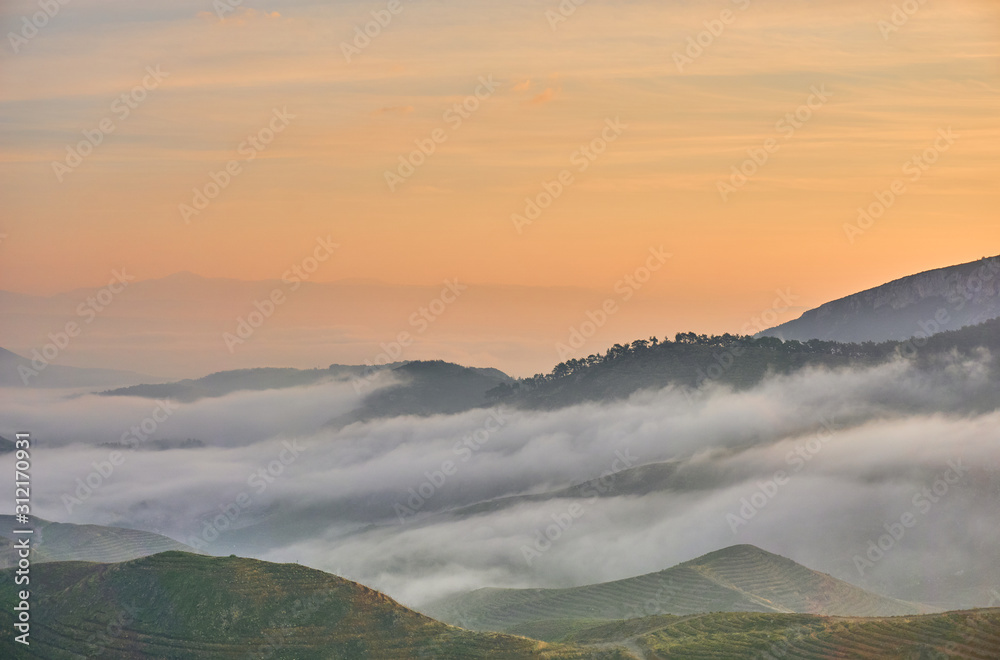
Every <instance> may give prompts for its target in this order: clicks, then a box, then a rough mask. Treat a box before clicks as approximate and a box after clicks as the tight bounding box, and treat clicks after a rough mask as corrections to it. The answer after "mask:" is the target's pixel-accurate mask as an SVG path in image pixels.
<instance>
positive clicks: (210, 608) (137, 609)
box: [0, 552, 630, 660]
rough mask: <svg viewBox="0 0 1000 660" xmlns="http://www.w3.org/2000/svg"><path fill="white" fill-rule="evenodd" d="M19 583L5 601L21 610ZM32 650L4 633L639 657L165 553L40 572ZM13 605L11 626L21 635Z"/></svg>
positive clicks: (239, 562)
mask: <svg viewBox="0 0 1000 660" xmlns="http://www.w3.org/2000/svg"><path fill="white" fill-rule="evenodd" d="M10 578H11V576H10V575H4V576H3V579H2V581H0V599H2V600H3V602H5V603H13V602H15V594H16V588H17V587H16V586H15V585H14V583H13V580H12V579H10ZM31 585H32V596H31V599H32V601H31V605H32V609H31V612H32V627H31V638H30V641H31V646H30V648H26V647H24V646H22V645H20V644H17V643H15V642H14V641H13V639H12V637H13V636H12V635H10V634H6V635H3V636H2V637H0V656H2V657H4V658H47V659H50V660H62V659H64V658H65V659H69V658H79V657H81V655H86V656H92V655H98V654H99V655H101V657H109V658H177V659H185V660H187V659H191V658H206V659H207V658H211V659H212V660H224V659H226V658H232V659H236V658H239V659H240V660H245V659H246V658H288V659H293V658H294V659H296V660H308V659H312V658H315V659H317V660H318V659H323V660H328V659H330V658H342V659H345V660H346V659H354V658H385V659H389V658H400V659H402V658H428V659H430V658H438V659H440V660H444V659H447V658H498V659H503V658H507V659H511V660H515V659H517V660H520V659H528V658H538V659H550V660H562V659H565V660H569V659H571V658H578V659H580V660H583V659H584V658H588V659H589V658H595V659H596V658H607V659H608V660H613V659H624V658H628V657H630V656H628V655H627V654H625V653H624V652H623V651H621V650H618V649H615V648H608V649H606V650H600V651H598V650H594V649H592V650H583V649H579V648H573V647H567V646H552V645H549V644H547V643H544V642H538V641H535V640H529V639H525V638H521V637H514V636H510V635H500V634H491V633H474V632H469V631H466V630H461V629H458V628H453V627H451V626H447V625H445V624H443V623H440V622H438V621H434V620H432V619H429V618H427V617H425V616H423V615H421V614H418V613H416V612H413V611H412V610H408V609H406V608H404V607H403V606H401V605H399V604H398V603H396V602H395V601H393V600H392V599H390V598H389V597H387V596H385V595H383V594H381V593H379V592H377V591H373V590H371V589H368V588H367V587H364V586H361V585H359V584H356V583H354V582H350V581H348V580H344V579H342V578H339V577H336V576H334V575H330V574H327V573H323V572H321V571H317V570H314V569H310V568H306V567H303V566H299V565H297V564H272V563H268V562H263V561H257V560H253V559H243V558H238V557H205V556H200V555H191V554H187V553H181V552H165V553H161V554H158V555H154V556H151V557H145V558H142V559H136V560H133V561H129V562H124V563H118V564H94V563H86V562H56V563H50V564H41V565H38V566H35V567H33V569H32V573H31ZM13 620H14V616H13V611H12V610H11V609H10V608H7V607H5V608H3V610H2V611H0V626H2V627H3V628H4V629H5V630H11V629H12V624H13Z"/></svg>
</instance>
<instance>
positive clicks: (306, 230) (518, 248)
mask: <svg viewBox="0 0 1000 660" xmlns="http://www.w3.org/2000/svg"><path fill="white" fill-rule="evenodd" d="M400 6H401V7H402V11H401V12H399V13H398V14H396V15H395V16H393V17H392V19H391V22H390V23H389V25H387V26H386V27H385V28H382V29H381V32H380V34H378V36H376V37H375V38H373V39H372V41H371V43H370V44H369V45H368V46H366V47H365V48H363V49H359V50H360V53H355V54H353V55H352V61H351V62H347V61H346V58H345V55H344V52H343V48H342V45H341V44H342V43H343V42H345V41H350V40H351V39H352V38H353V35H354V28H355V26H359V25H363V24H364V23H365V22H366V21H370V20H372V17H371V12H372V11H376V12H378V11H381V10H383V9H384V8H385V7H386V3H385V2H379V1H372V2H357V1H353V0H352V1H350V2H340V3H336V4H323V3H315V2H292V1H285V2H245V3H244V4H243V7H244V8H240V9H237V10H235V11H234V12H233V13H231V14H228V15H227V16H226V19H225V20H220V19H219V18H218V17H217V16H216V15H215V14H214V13H212V11H213V10H212V3H210V2H207V1H202V2H189V1H187V0H184V1H179V2H171V3H165V2H150V3H146V2H144V3H125V2H116V1H110V0H108V1H99V0H89V1H88V0H76V1H75V2H73V3H71V4H69V5H67V6H65V7H62V8H61V9H60V11H59V13H58V14H57V15H56V16H54V17H52V18H51V19H50V20H49V24H48V25H46V26H45V27H44V28H42V29H40V30H39V31H38V34H37V35H36V36H33V37H31V38H30V39H27V40H25V42H22V43H20V45H19V47H18V51H19V52H17V53H16V54H15V53H14V52H13V49H14V45H13V44H12V43H11V42H10V38H9V37H8V38H7V39H5V44H4V48H5V50H4V52H3V54H2V55H0V58H2V60H0V109H2V110H0V112H2V116H3V122H2V123H0V140H2V145H3V149H2V154H0V198H2V200H3V208H4V213H3V217H2V219H0V233H2V234H4V235H5V236H4V238H3V241H2V243H0V288H2V289H4V290H8V291H16V292H24V293H35V294H51V293H55V292H58V291H65V290H69V289H72V288H75V287H78V286H91V285H101V284H103V283H104V282H105V281H106V280H107V278H108V274H109V273H110V272H111V270H112V269H114V268H121V267H127V268H128V269H129V270H130V272H132V273H135V275H136V276H137V277H138V278H139V279H152V278H159V277H163V276H166V275H168V274H170V273H174V272H177V271H183V270H187V271H192V272H195V273H198V274H201V275H204V276H209V277H231V278H239V279H269V278H277V277H280V275H281V273H282V272H283V271H285V269H287V268H288V267H289V266H290V265H291V264H295V263H299V262H300V261H301V260H302V259H303V258H304V257H305V256H307V255H308V254H309V250H310V249H311V248H310V246H312V245H313V242H314V240H315V239H316V237H318V236H324V237H325V236H331V237H332V238H333V240H334V241H336V242H338V243H339V244H340V245H341V248H340V250H339V251H338V253H337V255H336V257H335V258H334V259H333V260H332V261H331V262H330V263H329V264H326V265H324V266H323V268H322V269H321V270H320V271H318V272H317V274H316V276H315V279H317V280H321V281H336V280H342V279H350V278H365V279H377V280H380V281H383V282H387V283H390V284H428V285H429V284H435V283H438V282H440V281H441V280H443V279H445V278H456V277H457V278H460V279H462V280H463V281H467V282H473V283H491V284H501V285H511V284H516V285H532V286H558V285H572V286H579V287H584V288H588V289H592V290H595V291H608V292H609V293H610V292H611V291H612V290H613V287H614V286H615V283H616V281H618V280H619V278H621V277H622V276H623V275H625V274H626V273H630V272H632V271H634V270H635V269H636V268H637V267H638V266H640V265H641V264H642V263H643V261H644V259H645V258H646V255H647V251H648V250H649V249H650V248H651V247H658V246H664V247H665V249H667V250H668V251H669V252H671V253H672V254H673V257H672V259H671V261H670V264H669V269H668V270H666V271H664V272H663V273H662V274H658V275H657V276H656V277H654V278H652V280H651V281H650V282H649V284H648V286H647V287H645V288H644V290H643V292H642V296H643V297H645V298H646V299H647V300H656V301H662V306H659V307H658V306H656V305H650V307H649V308H650V309H652V310H657V309H661V310H662V315H663V316H668V317H670V318H671V319H677V322H678V323H679V324H680V325H681V326H683V327H687V328H692V329H705V330H710V331H711V330H716V331H723V330H725V329H726V328H734V329H735V328H738V326H739V325H740V324H742V323H743V322H744V321H745V320H746V317H747V314H748V313H750V312H752V311H754V310H760V309H762V308H764V307H766V306H767V305H769V304H770V301H771V299H772V298H773V292H774V290H775V289H776V288H791V289H792V290H794V291H796V292H798V294H799V295H801V296H802V304H804V305H805V306H815V305H818V304H820V303H822V302H825V301H826V300H829V299H832V298H836V297H839V296H842V295H845V294H848V293H852V292H854V291H857V290H859V289H863V288H866V287H870V286H874V285H877V284H880V283H882V282H884V281H887V280H889V279H892V278H895V277H899V276H902V275H905V274H909V273H913V272H917V271H920V270H925V269H928V268H933V267H937V266H944V265H949V264H953V263H959V262H964V261H969V260H972V259H976V258H979V257H981V256H984V255H993V254H997V253H1000V249H998V248H997V246H998V245H1000V224H998V223H997V211H996V209H998V208H1000V191H998V189H997V183H996V173H997V169H996V168H997V156H998V154H1000V126H998V122H997V117H998V116H1000V113H998V110H1000V5H997V4H996V3H995V2H987V1H985V0H984V1H972V0H969V1H965V2H952V3H946V4H945V3H930V2H929V3H925V4H924V5H922V6H921V7H920V8H919V10H918V11H916V13H914V14H913V15H912V16H910V17H906V20H905V22H903V21H902V20H901V18H900V16H897V17H896V19H897V22H898V23H900V25H898V30H893V31H892V32H891V33H887V34H886V35H885V36H884V35H883V32H884V31H885V30H884V25H883V27H882V28H881V29H880V27H879V22H880V21H889V20H891V18H892V11H893V9H892V7H893V4H892V3H890V2H854V1H848V2H837V3H815V2H809V3H803V2H798V1H794V2H793V1H791V0H785V1H778V0H774V1H767V0H754V1H753V2H750V3H746V2H743V1H742V0H740V1H738V2H726V1H718V2H711V3H691V2H677V1H666V2H663V1H656V2H654V1H652V0H650V1H645V0H640V1H637V2H629V3H617V2H615V3H612V2H601V1H599V0H590V2H588V3H586V4H584V5H583V6H581V7H579V8H578V9H577V10H576V12H575V13H574V14H573V15H572V16H569V17H568V18H567V20H566V21H565V22H561V23H558V24H557V25H556V26H555V28H554V29H553V27H552V26H551V25H550V22H549V20H548V19H547V18H546V13H545V12H546V11H547V10H548V11H555V10H556V8H557V7H558V4H557V3H556V2H510V3H485V2H478V1H477V2H466V3H457V2H449V3H446V2H408V1H406V0H404V1H403V2H402V4H401V5H400ZM743 7H745V8H743ZM34 11H37V7H36V5H35V3H33V2H26V1H18V2H10V3H4V5H3V8H2V9H0V27H2V28H3V29H2V32H3V33H4V34H8V33H9V32H11V31H17V30H20V29H21V27H22V16H25V15H30V14H31V13H33V12H34ZM724 11H725V12H729V13H727V14H723V13H722V12H724ZM723 18H724V19H726V21H727V24H724V25H723V23H722V19H723ZM706 22H708V26H707V27H706ZM720 25H721V26H722V29H721V30H719V26H720ZM709 28H713V29H715V30H716V31H719V32H720V34H718V36H711V35H708V33H705V34H704V35H702V39H703V42H704V43H706V44H707V45H705V46H704V48H703V52H702V53H701V54H700V55H698V56H697V57H695V58H692V59H691V61H689V62H687V63H684V64H683V67H682V69H683V70H679V67H678V65H677V63H676V61H675V60H676V58H675V53H682V54H683V53H684V52H685V49H686V48H688V45H689V44H688V42H687V39H688V37H692V38H696V37H698V33H699V32H701V31H703V30H706V29H709ZM706 35H708V36H711V38H710V39H709V38H707V36H706ZM692 52H695V51H691V52H689V53H688V55H690V54H691V53H692ZM147 67H153V68H154V69H155V68H156V67H159V68H160V70H161V71H162V72H164V73H166V74H169V75H167V76H165V77H164V78H163V80H162V82H159V83H154V85H155V86H151V87H152V88H151V89H149V90H148V91H146V92H145V93H144V94H143V95H144V96H145V98H143V99H142V100H141V101H137V102H135V104H134V105H135V107H134V108H132V109H130V111H129V113H128V116H127V117H122V116H121V114H122V113H123V111H122V110H121V107H122V106H121V105H120V104H119V105H118V106H117V108H118V111H117V113H116V110H115V109H114V108H115V106H114V105H113V103H114V101H115V99H116V98H119V97H120V96H121V95H122V94H123V93H125V94H127V93H129V91H130V90H131V89H132V88H133V87H134V86H136V85H139V84H141V82H142V80H143V78H144V76H147V75H148V74H147V73H146V70H147ZM490 77H492V79H493V80H494V81H496V83H497V89H496V90H495V91H494V92H492V93H488V92H486V90H485V89H484V88H482V87H480V85H482V83H481V82H480V79H481V78H484V79H490ZM149 82H153V81H152V79H150V78H147V83H149ZM477 87H480V89H479V91H480V95H481V97H482V98H481V99H478V100H477V101H476V102H475V103H472V102H469V104H470V105H472V106H478V107H477V108H476V109H475V110H474V111H471V112H467V115H468V116H467V118H463V119H462V120H461V125H456V124H458V121H457V120H456V119H455V117H456V116H458V115H456V114H451V115H446V111H448V109H449V108H452V107H453V106H454V105H455V104H456V103H462V102H468V99H469V96H470V95H472V94H474V93H475V92H476V91H477ZM813 88H816V89H821V90H826V92H827V98H826V100H825V101H819V100H818V99H817V98H815V97H814V98H813V99H812V101H813V103H814V107H813V108H812V109H810V110H809V111H808V113H807V112H806V111H805V110H800V108H801V106H802V105H803V104H804V103H806V102H807V101H809V100H810V94H811V91H810V90H811V89H813ZM275 109H277V110H282V109H287V113H290V114H291V115H294V117H292V118H288V119H287V126H282V128H283V130H281V132H279V133H277V134H276V135H275V136H274V139H273V142H271V143H270V144H269V145H267V146H266V147H265V148H263V150H262V151H260V152H257V151H256V150H253V151H252V152H253V153H255V155H256V157H255V158H254V160H252V161H245V160H243V159H244V158H246V156H247V154H249V153H251V152H250V151H246V148H244V149H242V150H241V148H240V145H241V143H242V142H243V141H244V140H246V139H247V136H248V134H251V133H257V132H258V131H260V130H262V129H265V128H266V127H268V125H269V122H271V118H272V117H273V116H274V115H273V112H274V111H275ZM797 110H800V117H801V116H804V115H806V114H808V115H809V117H808V119H807V120H805V121H802V122H800V123H799V124H798V127H797V128H795V129H794V132H792V133H791V134H790V131H789V129H788V127H789V126H790V125H791V124H789V123H785V124H784V125H782V126H781V127H779V124H778V122H779V121H781V120H782V118H783V117H785V116H786V114H788V113H795V112H796V111H797ZM616 118H617V119H618V120H619V121H620V123H621V124H622V125H623V127H622V128H621V129H620V135H617V134H614V132H613V131H612V132H610V133H609V132H607V131H605V126H606V125H607V124H606V121H608V120H609V119H610V120H614V119H616ZM102 120H109V121H110V122H111V123H112V124H113V126H114V132H112V133H109V134H107V135H104V136H103V138H102V140H101V144H100V145H98V146H97V147H96V148H95V149H94V150H93V153H91V154H90V155H88V156H87V157H86V158H84V159H83V160H82V162H81V163H80V164H79V166H77V167H76V168H75V169H73V171H72V172H70V173H65V172H64V173H63V174H62V175H61V178H62V179H63V180H62V182H60V181H59V180H58V178H59V177H58V176H57V173H56V172H54V170H53V161H63V160H64V159H65V158H66V149H67V145H74V144H76V143H78V142H79V141H80V140H82V139H84V135H83V134H82V133H81V132H82V131H91V134H92V135H93V130H94V129H96V128H98V127H99V126H100V125H101V121H102ZM787 121H788V120H786V122H787ZM278 123H279V124H280V122H278ZM105 125H107V124H105ZM949 127H950V128H951V129H952V131H953V133H954V134H956V135H957V138H955V139H954V141H953V143H951V144H948V145H947V149H946V150H941V149H938V150H936V151H935V152H931V153H930V154H929V155H930V156H934V157H935V160H936V162H935V163H934V164H933V165H929V166H928V167H927V168H926V170H923V169H921V170H919V172H920V176H919V177H917V178H916V179H913V178H911V174H909V173H907V172H905V171H904V169H903V166H904V163H906V162H907V161H908V160H909V159H911V158H913V157H915V156H918V155H920V154H922V153H924V152H925V150H927V149H929V148H931V147H932V145H934V143H935V140H936V139H937V134H938V131H939V130H941V129H947V128H949ZM602 133H603V134H604V136H605V137H609V136H611V135H613V134H614V137H615V140H614V141H613V142H610V143H609V144H607V148H606V151H604V153H602V154H600V155H598V156H596V158H594V160H593V161H592V162H591V161H590V160H589V159H588V160H587V161H586V162H587V168H586V170H585V171H581V169H582V163H583V161H581V160H580V159H579V157H577V158H574V157H573V154H574V152H576V151H577V150H578V149H579V148H580V147H581V145H586V144H588V143H590V142H591V141H593V140H595V139H597V138H600V136H601V135H602ZM435 135H437V136H438V137H439V138H441V136H444V139H443V140H442V141H441V142H440V143H439V144H436V145H435V148H434V153H433V154H431V155H430V156H428V157H426V159H425V161H426V162H424V163H423V164H422V165H420V166H419V167H417V168H415V171H414V173H413V174H412V176H410V177H409V178H408V179H407V180H406V181H405V182H403V183H401V184H399V185H397V186H396V189H395V191H394V192H393V191H390V187H389V185H388V184H387V183H386V179H385V172H386V170H389V169H395V168H396V166H397V165H398V159H399V157H400V156H401V155H406V154H408V153H409V152H411V151H413V150H414V149H415V148H416V145H415V140H422V141H425V145H426V144H427V142H426V141H427V140H433V136H435ZM769 139H770V140H773V142H772V143H768V142H767V141H768V140H769ZM767 144H771V145H772V146H776V150H774V151H773V152H772V153H770V154H768V160H767V161H766V162H765V163H764V164H763V165H761V166H759V168H758V171H757V172H756V173H755V174H754V175H753V176H751V177H750V178H749V180H748V181H747V182H746V184H745V185H743V186H742V187H740V188H738V189H737V190H735V192H731V194H729V195H728V200H727V201H724V200H723V199H722V195H720V192H719V190H718V183H719V181H727V180H728V178H729V175H730V173H731V168H732V167H733V166H739V165H740V164H742V163H744V161H746V159H747V158H749V157H750V156H749V155H748V151H747V150H748V149H757V150H758V151H757V152H756V153H758V155H759V154H760V153H761V151H760V150H761V149H763V148H764V147H765V145H767ZM941 144H943V143H940V142H939V146H941ZM597 146H600V142H598V143H597ZM251 149H252V148H251ZM233 159H238V160H240V163H239V167H240V173H239V174H238V175H236V176H235V177H233V178H232V179H231V181H230V183H229V185H228V186H227V187H226V188H225V189H224V190H222V191H221V193H220V194H219V195H218V197H217V198H216V199H214V200H213V201H212V202H211V203H210V204H209V205H208V207H207V208H206V209H205V210H203V211H202V212H200V213H199V214H198V215H197V216H194V217H191V218H189V219H190V220H191V222H190V224H186V223H185V222H184V219H183V218H182V212H181V210H180V209H179V206H180V205H182V204H191V203H192V197H193V192H192V189H194V188H196V187H197V188H202V189H203V188H204V187H205V186H206V185H207V184H209V183H210V182H211V178H210V175H211V173H213V172H219V171H221V170H224V169H225V167H226V164H227V162H229V161H230V160H233ZM748 167H749V166H748ZM910 167H911V170H912V167H913V166H910ZM563 170H569V172H570V173H571V174H572V176H573V182H572V184H571V185H568V186H564V190H563V191H562V193H561V194H560V196H559V197H558V199H556V200H555V201H554V202H553V203H552V205H551V206H550V207H549V208H547V209H546V210H544V212H543V213H542V214H541V216H540V217H539V218H538V219H537V220H535V221H534V222H533V223H532V224H531V225H530V226H527V227H524V228H523V231H522V232H521V233H519V232H518V231H517V230H516V229H515V226H514V223H513V222H512V219H511V216H512V214H515V213H519V214H523V213H524V212H525V204H526V203H525V197H526V196H531V197H535V196H537V195H539V194H540V193H542V192H543V191H544V188H543V185H544V184H545V182H550V181H553V180H557V179H558V177H559V175H560V172H562V171H563ZM897 179H899V180H901V181H900V183H901V185H903V186H905V192H903V193H902V194H900V195H898V196H897V199H895V200H894V201H893V203H892V205H891V206H890V207H889V208H888V209H887V210H886V211H885V213H884V215H883V216H882V217H881V218H879V219H878V220H876V221H875V222H874V224H873V225H872V226H871V227H870V228H869V229H868V230H867V231H865V232H864V233H863V234H861V235H859V236H855V237H854V241H853V243H852V242H850V241H849V240H848V238H847V236H846V235H845V231H844V224H845V223H850V222H854V221H855V218H856V217H857V211H856V209H857V208H858V207H859V206H868V205H870V204H873V203H875V202H876V197H875V195H874V194H875V193H876V192H879V191H883V190H887V189H890V188H891V185H892V184H893V182H894V181H896V180H897ZM553 190H554V188H553ZM886 199H887V198H886ZM513 311H514V313H516V306H515V307H514V308H513ZM651 320H652V319H651Z"/></svg>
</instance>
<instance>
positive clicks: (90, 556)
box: [0, 515, 197, 568]
mask: <svg viewBox="0 0 1000 660" xmlns="http://www.w3.org/2000/svg"><path fill="white" fill-rule="evenodd" d="M29 526H30V527H31V528H32V529H34V530H35V533H34V534H33V535H32V547H33V551H32V552H33V554H32V561H33V562H35V563H37V562H41V561H93V562H103V563H111V562H119V561H127V560H129V559H136V558H138V557H146V556H148V555H154V554H156V553H158V552H165V551H167V550H179V551H182V552H192V553H195V552H197V551H196V550H195V549H193V548H190V547H188V546H186V545H184V544H183V543H179V542H177V541H175V540H173V539H171V538H167V537H166V536H161V535H160V534H154V533H152V532H144V531H141V530H137V529H125V528H124V527H104V526H101V525H74V524H72V523H57V522H49V521H47V520H42V519H41V518H38V517H32V522H31V524H30V525H29ZM21 527H23V526H22V525H19V524H17V523H16V522H15V521H14V516H9V515H0V539H3V540H13V538H14V537H13V535H12V534H10V533H9V532H10V530H11V529H15V528H21ZM13 560H14V556H13V555H12V554H10V553H5V554H3V555H2V556H0V568H8V567H9V566H11V565H12V563H13Z"/></svg>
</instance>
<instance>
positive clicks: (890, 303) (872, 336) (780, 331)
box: [760, 257, 1000, 342]
mask: <svg viewBox="0 0 1000 660" xmlns="http://www.w3.org/2000/svg"><path fill="white" fill-rule="evenodd" d="M997 317H1000V257H992V258H989V259H987V258H983V259H980V260H979V261H973V262H970V263H966V264H961V265H958V266H950V267H947V268H938V269H936V270H929V271H927V272H924V273H919V274H917V275H910V276H908V277H903V278H901V279H898V280H894V281H892V282H889V283H888V284H883V285H882V286H877V287H875V288H873V289H868V290H866V291H862V292H861V293H855V294H854V295H850V296H847V297H846V298H841V299H840V300H834V301H833V302H828V303H826V304H825V305H820V306H819V307H817V308H816V309H812V310H809V311H807V312H806V313H804V314H803V315H802V316H801V317H799V318H797V319H795V320H794V321H789V322H787V323H782V324H781V325H778V326H776V327H773V328H770V329H768V330H765V331H764V332H762V333H761V334H760V336H769V337H779V338H781V339H797V340H799V341H807V340H809V339H824V340H830V341H839V342H865V341H874V342H880V341H887V340H902V339H907V338H909V337H914V336H921V335H922V336H927V335H931V334H935V333H937V332H940V331H942V330H957V329H959V328H963V327H965V326H968V325H975V324H978V323H982V322H983V321H988V320H990V319H995V318H997Z"/></svg>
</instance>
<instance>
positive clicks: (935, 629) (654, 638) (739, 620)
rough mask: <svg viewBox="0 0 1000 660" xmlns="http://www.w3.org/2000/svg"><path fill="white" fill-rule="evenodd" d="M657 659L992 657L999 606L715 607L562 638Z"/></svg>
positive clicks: (996, 650)
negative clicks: (878, 613) (885, 611)
mask: <svg viewBox="0 0 1000 660" xmlns="http://www.w3.org/2000/svg"><path fill="white" fill-rule="evenodd" d="M564 639H565V641H570V642H575V643H578V644H604V645H615V644H617V645H619V646H621V647H624V648H629V649H631V650H632V651H633V652H634V653H635V654H636V656H637V657H646V658H658V659H661V660H668V659H674V658H676V659H677V660H745V659H747V658H753V659H760V660H774V659H776V658H796V659H797V660H831V659H833V658H844V659H851V660H945V659H946V658H966V659H969V660H973V659H974V660H996V658H1000V609H989V610H972V611H965V612H947V613H944V614H931V615H923V616H906V617H892V618H869V619H859V618H842V617H821V616H814V615H809V614H761V613H727V612H722V613H714V614H699V615H693V616H687V617H676V616H655V617H647V618H643V619H632V620H630V621H618V622H614V623H608V624H603V625H600V626H595V627H591V628H586V629H583V630H579V631H575V632H573V633H570V634H567V635H565V637H564Z"/></svg>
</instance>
